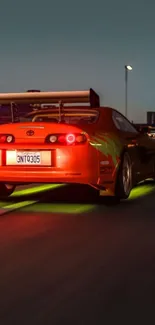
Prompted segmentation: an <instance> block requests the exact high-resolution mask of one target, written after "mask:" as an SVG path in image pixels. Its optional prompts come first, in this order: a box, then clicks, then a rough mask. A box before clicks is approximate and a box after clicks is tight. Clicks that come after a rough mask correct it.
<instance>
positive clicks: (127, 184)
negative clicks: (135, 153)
mask: <svg viewBox="0 0 155 325" xmlns="http://www.w3.org/2000/svg"><path fill="white" fill-rule="evenodd" d="M132 188H133V171H132V161H131V158H130V155H129V153H128V152H124V154H123V157H122V161H121V164H120V168H119V171H118V178H117V183H116V191H115V196H116V197H117V198H119V199H127V198H128V197H129V195H130V192H131V190H132Z"/></svg>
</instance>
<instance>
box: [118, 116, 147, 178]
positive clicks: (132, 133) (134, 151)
mask: <svg viewBox="0 0 155 325" xmlns="http://www.w3.org/2000/svg"><path fill="white" fill-rule="evenodd" d="M113 122H114V124H115V126H116V128H117V130H118V133H119V136H120V137H121V139H122V141H124V145H125V146H126V147H127V148H128V151H129V152H130V156H131V159H132V164H133V171H134V174H135V175H136V178H137V180H138V181H140V180H143V179H144V178H145V176H146V174H147V171H148V169H149V164H150V159H151V157H149V149H148V137H147V135H145V134H141V133H139V132H138V131H137V130H136V128H135V127H134V126H133V125H132V124H131V123H130V122H129V121H128V120H127V119H126V118H125V117H124V116H123V115H122V114H121V113H119V112H117V111H113Z"/></svg>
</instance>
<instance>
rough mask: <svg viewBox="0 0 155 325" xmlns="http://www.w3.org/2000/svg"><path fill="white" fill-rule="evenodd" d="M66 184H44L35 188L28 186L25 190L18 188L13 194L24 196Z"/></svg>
mask: <svg viewBox="0 0 155 325" xmlns="http://www.w3.org/2000/svg"><path fill="white" fill-rule="evenodd" d="M64 185H65V184H44V185H41V186H36V187H33V188H27V189H24V190H18V191H15V192H14V193H12V195H11V197H12V196H22V195H30V194H36V193H40V192H44V191H48V190H54V189H56V188H58V187H61V186H64Z"/></svg>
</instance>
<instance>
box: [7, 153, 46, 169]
mask: <svg viewBox="0 0 155 325" xmlns="http://www.w3.org/2000/svg"><path fill="white" fill-rule="evenodd" d="M51 164H52V157H51V151H50V150H41V151H18V150H17V151H16V150H7V151H6V165H7V166H13V165H14V166H15V165H35V166H37V165H42V166H51Z"/></svg>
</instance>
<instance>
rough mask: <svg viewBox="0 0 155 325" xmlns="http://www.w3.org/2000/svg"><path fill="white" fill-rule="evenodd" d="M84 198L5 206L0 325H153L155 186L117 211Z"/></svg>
mask: <svg viewBox="0 0 155 325" xmlns="http://www.w3.org/2000/svg"><path fill="white" fill-rule="evenodd" d="M84 193H85V190H84V191H83V192H82V191H81V190H80V191H79V190H74V189H73V188H72V187H70V188H69V189H68V188H66V187H63V188H60V189H56V190H53V191H49V190H48V191H46V192H44V193H43V194H42V193H39V194H38V193H37V194H36V193H33V194H27V195H26V197H24V195H20V196H19V195H17V197H16V195H15V196H14V197H12V198H10V199H9V200H7V202H3V203H1V211H2V212H3V207H4V212H5V211H6V213H5V214H3V213H1V216H0V325H5V324H7V325H8V324H10V325H13V324H14V325H18V324H21V325H31V324H33V325H35V324H38V325H40V324H45V325H48V324H50V325H56V324H62V325H63V324H74V325H75V324H78V325H83V324H93V325H98V324H99V325H100V324H106V325H107V324H114V323H119V324H136V325H137V324H138V325H139V324H141V323H142V322H143V323H144V324H147V325H150V324H154V322H155V316H154V314H155V312H154V310H155V186H154V185H152V184H148V185H146V186H141V187H139V188H138V189H137V190H135V193H138V195H137V194H135V195H133V197H132V199H129V200H128V201H126V202H122V203H121V204H120V205H118V206H113V207H109V206H108V207H107V206H105V205H103V204H101V202H96V201H95V200H94V201H93V199H92V198H91V199H90V200H88V201H87V202H85V201H84ZM145 194H147V195H145ZM19 201H20V202H24V201H25V202H29V203H28V204H27V206H26V205H25V207H24V206H23V207H22V206H21V209H20V210H18V209H17V208H18V207H17V208H16V206H15V205H16V204H17V203H19ZM71 201H72V204H71V203H70V202H71ZM51 202H53V203H51ZM31 203H33V204H31ZM9 205H11V206H13V207H14V206H15V209H14V208H13V209H12V212H11V213H9V212H10V211H11V210H10V211H9V209H8V208H7V209H5V207H6V206H7V207H8V206H9Z"/></svg>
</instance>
